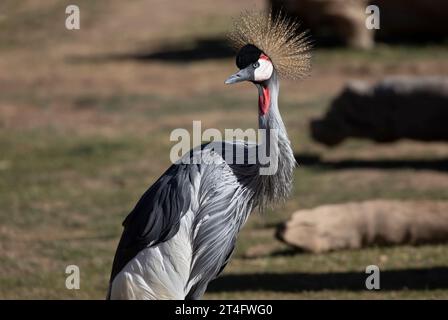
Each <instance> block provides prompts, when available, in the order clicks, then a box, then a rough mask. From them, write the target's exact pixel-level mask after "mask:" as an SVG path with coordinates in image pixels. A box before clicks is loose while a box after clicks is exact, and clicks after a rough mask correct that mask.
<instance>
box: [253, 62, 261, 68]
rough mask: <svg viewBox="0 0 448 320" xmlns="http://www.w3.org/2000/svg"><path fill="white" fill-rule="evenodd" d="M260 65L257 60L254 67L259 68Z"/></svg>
mask: <svg viewBox="0 0 448 320" xmlns="http://www.w3.org/2000/svg"><path fill="white" fill-rule="evenodd" d="M259 66H260V62H258V61H257V62H255V63H254V64H253V65H252V67H254V69H257V68H258V67H259Z"/></svg>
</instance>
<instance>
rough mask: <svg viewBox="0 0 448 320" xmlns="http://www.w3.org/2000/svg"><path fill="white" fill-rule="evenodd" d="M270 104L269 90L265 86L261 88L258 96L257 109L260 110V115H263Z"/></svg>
mask: <svg viewBox="0 0 448 320" xmlns="http://www.w3.org/2000/svg"><path fill="white" fill-rule="evenodd" d="M270 104H271V94H270V92H269V88H268V87H265V86H263V85H262V86H261V93H260V95H259V96H258V108H259V110H260V114H261V115H263V116H264V115H265V114H266V112H268V110H269V105H270Z"/></svg>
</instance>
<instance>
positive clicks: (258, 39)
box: [229, 12, 311, 79]
mask: <svg viewBox="0 0 448 320" xmlns="http://www.w3.org/2000/svg"><path fill="white" fill-rule="evenodd" d="M298 27H299V22H298V21H295V20H292V19H289V18H287V17H286V16H285V15H283V14H282V13H280V14H278V15H275V16H274V15H273V14H272V13H271V12H269V13H268V14H265V13H263V12H245V13H243V14H241V16H240V17H239V19H237V20H236V21H235V22H234V28H233V30H232V32H231V33H230V34H229V39H230V41H231V42H232V44H233V46H234V47H235V49H236V50H240V49H241V48H243V47H244V46H246V45H248V44H250V45H253V46H255V47H257V48H258V49H260V50H261V51H262V52H264V53H265V54H266V55H267V56H268V57H269V58H270V59H271V61H272V63H273V65H274V67H275V70H276V71H277V73H278V74H279V75H280V77H282V78H288V79H300V78H302V77H304V76H305V75H307V74H308V73H309V70H310V66H311V62H310V60H311V53H310V49H311V45H310V43H309V41H308V38H307V33H306V32H298Z"/></svg>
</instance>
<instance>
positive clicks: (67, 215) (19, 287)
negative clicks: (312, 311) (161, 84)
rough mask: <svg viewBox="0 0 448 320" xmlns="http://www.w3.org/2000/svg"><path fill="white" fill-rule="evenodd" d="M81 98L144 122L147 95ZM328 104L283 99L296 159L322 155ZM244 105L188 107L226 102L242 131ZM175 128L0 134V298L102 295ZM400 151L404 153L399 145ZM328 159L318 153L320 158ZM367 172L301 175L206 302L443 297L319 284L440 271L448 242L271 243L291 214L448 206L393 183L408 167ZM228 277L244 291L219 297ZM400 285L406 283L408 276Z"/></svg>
mask: <svg viewBox="0 0 448 320" xmlns="http://www.w3.org/2000/svg"><path fill="white" fill-rule="evenodd" d="M80 99H81V100H82V101H83V102H82V104H83V106H84V107H88V108H100V109H99V110H100V112H106V113H109V112H112V113H118V114H120V115H122V116H123V117H124V119H128V117H129V116H127V115H126V113H127V112H128V111H127V110H132V113H135V114H134V116H142V115H143V117H150V114H149V113H148V112H147V110H146V111H145V110H142V105H144V104H145V103H146V102H147V101H148V100H152V97H145V96H130V97H126V96H123V97H116V96H111V97H106V98H98V97H94V98H92V97H89V98H88V99H85V98H82V97H81V98H80ZM162 100H163V99H161V101H162ZM152 101H158V99H157V98H156V99H155V100H152ZM327 102H328V99H325V98H322V99H318V100H316V101H310V102H309V103H304V104H302V105H300V106H299V107H297V106H296V104H295V103H293V102H291V101H288V100H287V99H286V100H285V101H283V104H282V106H283V108H282V110H283V114H284V115H285V120H286V122H287V125H288V126H289V127H291V128H292V130H290V132H291V139H292V141H293V144H294V146H295V148H296V151H297V152H299V151H300V150H301V148H302V147H301V146H302V145H304V146H306V148H307V149H308V150H311V151H315V152H316V151H317V152H321V150H322V149H321V148H320V147H319V146H317V145H314V144H313V142H312V141H311V139H310V138H309V136H308V132H307V119H309V118H311V117H314V116H317V115H319V114H320V113H322V111H323V110H324V108H325V106H326V104H327ZM165 103H166V105H164V104H165ZM247 104H248V101H246V100H245V99H241V100H236V99H235V98H232V97H230V96H224V97H221V96H219V95H218V96H214V97H213V99H212V98H211V97H209V98H207V97H205V96H204V97H203V96H198V97H196V98H193V99H191V100H190V101H189V103H188V108H189V111H190V112H191V114H193V115H192V119H193V118H195V116H194V115H195V114H196V115H199V114H202V115H204V112H207V110H208V112H210V113H213V112H216V111H218V110H219V106H220V105H224V106H225V105H229V106H230V105H231V106H232V107H230V108H227V113H229V114H230V115H232V114H233V115H234V116H235V118H234V119H236V120H234V121H233V123H234V126H235V127H238V126H239V127H242V128H245V127H246V126H249V125H250V124H252V123H253V121H252V119H238V117H237V114H238V110H240V109H244V108H247V107H246V105H247ZM73 106H74V108H77V107H79V100H75V101H74V102H73ZM162 106H163V107H162ZM205 106H209V109H205ZM184 107H185V106H184V104H183V102H182V101H181V100H176V99H172V100H170V101H162V104H161V106H160V109H159V107H158V106H156V107H155V108H156V110H157V119H158V121H160V122H162V123H163V121H164V120H167V119H170V118H171V117H173V114H175V113H176V112H177V110H178V109H177V108H184ZM170 108H172V109H170ZM205 122H206V121H205ZM229 122H230V120H229ZM184 125H185V126H184V127H185V128H187V129H189V128H190V127H191V123H188V122H185V123H184ZM228 125H231V123H227V122H223V123H220V125H219V128H220V129H223V128H224V127H226V126H228ZM170 129H172V128H170V127H169V126H168V127H165V126H162V127H161V128H160V129H159V131H157V134H153V135H139V134H138V132H137V133H136V132H133V131H132V130H131V131H128V130H124V131H123V133H122V134H118V135H114V136H113V137H107V136H103V135H101V134H90V135H85V134H73V133H69V134H68V133H67V132H64V130H62V131H61V130H60V129H57V128H55V127H44V128H35V129H30V130H20V131H17V130H12V131H11V130H8V132H6V131H5V130H0V133H1V134H0V148H1V150H2V154H1V157H0V162H1V163H3V167H2V170H1V171H0V177H1V179H0V206H1V207H2V210H1V211H0V218H1V220H2V227H3V228H6V229H8V230H10V232H6V233H4V234H2V243H3V247H4V248H5V251H4V252H10V253H11V254H6V257H4V258H3V259H2V260H3V263H2V265H1V267H0V268H1V269H2V272H1V273H0V297H2V298H19V297H20V298H81V299H87V298H102V297H104V294H105V292H106V288H107V278H108V273H109V270H110V265H111V262H112V257H113V252H114V249H115V245H116V242H117V240H118V237H119V234H120V232H121V227H120V222H121V220H122V219H123V218H124V217H125V215H126V213H127V212H129V210H130V209H131V208H132V206H133V205H134V204H135V201H136V200H137V199H138V197H139V196H140V195H141V194H142V193H143V191H144V190H145V189H146V188H147V186H149V185H150V184H151V182H152V181H154V179H155V178H157V177H158V176H159V175H160V174H161V173H162V172H163V170H164V168H165V167H167V166H168V165H169V162H168V157H167V156H166V157H163V156H161V155H168V153H169V148H170V142H169V141H168V139H166V137H167V136H168V134H169V132H170ZM163 137H165V138H163ZM161 141H162V142H161ZM373 147H374V145H372V144H371V143H369V142H362V141H349V142H348V143H347V144H345V145H343V146H342V147H341V148H340V149H339V152H341V150H342V151H344V150H346V152H347V154H348V155H350V157H352V156H353V155H356V152H359V151H363V150H365V148H373ZM396 147H397V148H400V144H397V145H396ZM329 152H330V153H331V151H325V152H323V153H322V152H321V156H323V155H325V154H326V153H329ZM155 155H157V156H155ZM364 171H365V170H362V169H357V170H355V171H354V170H350V169H347V170H331V169H325V168H319V167H307V166H302V167H300V168H298V169H297V171H296V174H295V188H294V194H293V197H292V199H291V200H290V201H289V202H288V203H287V204H286V205H285V206H283V207H280V208H277V209H276V210H275V211H270V212H268V213H266V214H262V215H261V214H254V215H253V216H252V217H251V219H250V220H249V222H248V224H247V226H246V228H245V229H244V230H243V232H242V234H241V236H240V239H239V242H238V246H237V250H236V253H235V255H234V259H233V260H232V262H231V263H230V264H229V266H228V268H227V269H226V272H225V274H224V276H223V278H222V279H221V280H218V282H217V289H216V290H218V291H216V290H215V289H213V286H212V289H211V292H210V293H208V294H207V296H206V297H207V298H359V297H362V298H421V297H446V296H447V295H448V293H447V291H446V290H444V289H443V288H442V289H440V288H437V290H432V289H428V290H422V289H421V288H418V289H415V290H413V289H412V283H411V286H410V288H409V289H405V287H406V283H398V285H402V286H403V288H402V289H399V288H398V289H397V288H393V289H391V290H384V291H380V292H373V293H372V292H366V291H363V290H358V289H356V290H355V291H353V289H350V288H349V289H344V288H341V289H338V288H333V287H332V288H331V289H326V284H325V282H326V281H330V282H331V281H342V284H341V285H343V284H344V273H348V272H351V273H356V274H359V275H360V277H362V275H363V272H364V268H365V266H366V265H369V264H379V265H380V266H381V268H382V270H384V271H391V270H401V272H404V274H406V273H405V272H406V270H407V269H422V270H426V269H430V268H434V267H441V266H444V265H446V264H447V258H446V257H447V256H448V246H443V245H433V246H431V245H430V246H424V247H408V246H404V247H396V248H372V249H366V250H359V251H342V252H335V253H330V254H322V255H311V254H297V253H292V252H291V250H290V249H289V248H288V247H287V246H286V245H284V244H282V243H280V242H279V241H277V240H275V238H274V231H275V226H276V225H277V224H278V223H280V222H282V221H284V220H285V219H287V218H288V217H289V215H290V213H291V212H292V211H294V210H295V209H297V208H311V207H314V206H317V205H320V204H325V203H338V202H346V201H357V200H366V199H371V198H391V199H396V198H398V199H448V191H446V189H439V188H437V187H434V188H431V187H428V188H427V190H418V191H416V190H414V188H413V187H412V186H408V185H406V184H403V183H400V181H402V179H404V178H407V177H409V176H412V175H413V174H414V171H413V170H411V169H406V170H404V169H400V168H398V169H390V170H388V171H387V172H382V171H381V170H377V171H378V177H377V178H376V179H375V180H374V181H371V182H369V183H366V182H363V177H364V174H365V172H364ZM347 174H349V175H348V176H347ZM347 179H349V180H347ZM353 179H355V181H354V180H353ZM356 179H358V181H356ZM341 186H343V187H341ZM254 247H262V248H263V247H265V250H262V251H265V252H263V253H262V254H261V255H260V256H258V257H257V256H256V257H248V252H250V251H251V250H253V248H254ZM383 256H387V257H388V258H387V262H382V261H383V260H382V258H381V257H383ZM69 264H76V265H78V266H79V267H80V268H81V288H82V290H79V291H70V290H66V289H65V287H64V283H65V282H64V281H65V274H64V270H65V267H66V266H67V265H69ZM272 273H274V275H272ZM341 273H342V276H341V275H340V274H341ZM238 274H242V275H243V276H242V278H241V279H240V278H238V277H236V278H232V277H231V276H232V275H238ZM275 274H280V276H279V277H280V278H279V279H280V280H279V281H280V282H282V281H283V283H284V282H288V280H287V279H286V278H287V275H288V274H291V281H292V286H291V287H288V285H283V286H280V287H278V286H277V285H276V284H275V283H277V282H278V281H277V280H276V279H277V278H276V276H275ZM282 274H283V276H281V275H282ZM295 274H296V275H297V276H295ZM251 275H254V276H256V275H259V277H261V280H260V281H263V283H264V282H265V283H267V284H265V285H264V286H261V288H260V289H257V285H256V283H257V282H251V280H250V279H251V277H253V276H251ZM325 275H327V276H325ZM301 276H303V277H305V276H306V277H309V278H310V279H311V280H314V281H318V282H319V286H318V287H317V289H313V290H303V289H300V287H299V288H296V287H294V286H293V284H294V283H298V284H299V285H300V284H301V282H300V281H301V280H300V278H301ZM226 277H228V278H226ZM341 277H342V278H341ZM226 279H230V280H229V281H230V283H232V281H237V282H238V281H243V284H244V286H243V287H242V288H241V290H239V289H235V288H239V286H238V283H235V286H234V288H232V289H231V290H230V291H226V290H228V286H226V285H224V286H222V283H223V281H226ZM244 279H246V280H244ZM282 279H283V280H282ZM294 279H295V280H294ZM338 279H339V280H338ZM340 279H342V280H340ZM400 279H401V280H402V281H404V279H403V277H401V278H400ZM293 280H294V281H293ZM410 281H413V280H412V279H410ZM226 283H227V282H226ZM337 283H338V282H337ZM220 284H221V285H220ZM302 285H303V284H302ZM220 286H221V287H220ZM306 287H307V285H305V288H306ZM330 287H331V285H330ZM220 288H221V289H220ZM222 288H224V289H222Z"/></svg>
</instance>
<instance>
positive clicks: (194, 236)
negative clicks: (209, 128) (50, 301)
mask: <svg viewBox="0 0 448 320" xmlns="http://www.w3.org/2000/svg"><path fill="white" fill-rule="evenodd" d="M237 65H238V66H239V67H240V69H241V70H240V71H239V72H238V73H236V74H235V75H233V76H231V77H230V78H229V79H228V80H227V81H226V83H236V82H240V81H244V80H247V81H251V82H253V83H254V84H255V85H256V87H257V88H258V95H259V99H258V101H259V103H258V106H259V108H258V109H259V112H258V116H259V128H260V129H262V130H266V132H267V133H266V135H265V137H266V138H265V139H263V141H261V143H259V144H253V143H245V142H240V141H229V142H211V143H208V144H204V145H202V146H199V147H197V148H195V149H193V150H192V151H191V152H189V153H188V154H186V155H184V156H183V158H182V159H181V160H179V161H178V162H177V163H175V164H173V165H172V166H171V167H170V168H169V169H168V170H167V171H166V172H165V173H164V174H163V175H162V176H161V177H160V178H159V179H158V180H157V181H156V182H155V183H154V184H153V185H152V186H151V187H150V188H149V189H148V190H147V191H146V193H145V194H144V195H143V196H142V197H141V199H140V200H139V202H138V203H137V205H136V206H135V208H134V209H133V211H132V212H131V213H130V214H129V215H128V217H127V218H126V219H125V221H124V222H123V225H124V231H123V234H122V237H121V239H120V243H119V245H118V248H117V251H116V254H115V258H114V263H113V267H112V274H111V280H110V286H109V294H108V298H110V299H199V298H201V297H202V295H203V294H204V292H205V290H206V288H207V285H208V284H209V282H210V281H211V280H213V279H214V278H216V277H217V276H218V275H219V273H220V272H221V271H222V270H223V269H224V267H225V265H226V264H227V262H228V261H229V259H230V256H231V254H232V252H233V250H234V247H235V242H236V239H237V236H238V233H239V231H240V229H241V228H242V226H243V225H244V223H245V222H246V220H247V218H248V217H249V214H250V213H251V212H252V210H253V209H254V208H255V207H265V206H266V205H269V204H272V203H276V202H279V201H282V200H284V199H286V197H287V196H288V195H289V193H290V190H291V186H292V177H293V170H294V167H295V165H296V162H295V159H294V155H293V151H292V149H291V146H290V141H289V139H288V136H287V134H286V129H285V126H284V124H283V121H282V118H281V116H280V112H279V110H278V92H279V83H278V78H277V71H276V70H275V69H274V68H273V65H272V63H271V61H270V59H269V57H268V56H266V55H265V54H264V53H263V52H262V51H261V50H259V49H258V48H256V47H255V46H253V45H247V46H245V47H243V48H242V49H241V50H240V53H239V55H238V56H237ZM270 130H274V131H275V132H276V135H275V139H272V137H271V136H270V134H269V132H270ZM230 149H231V150H232V152H227V151H229V150H230ZM260 149H262V150H265V151H266V152H267V153H268V155H269V159H271V161H272V160H274V161H275V162H276V166H275V170H274V171H272V172H270V173H269V174H261V172H262V171H261V169H262V168H265V167H266V166H269V165H270V164H269V163H268V164H266V163H265V162H263V163H262V162H261V161H260V158H259V155H260V152H259V150H260ZM217 151H219V152H217ZM238 154H239V155H241V154H243V155H244V157H243V159H244V161H241V160H242V159H240V158H238V159H237V158H235V155H238ZM229 155H230V156H229ZM229 157H230V158H229ZM193 159H201V161H199V162H198V161H193Z"/></svg>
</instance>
